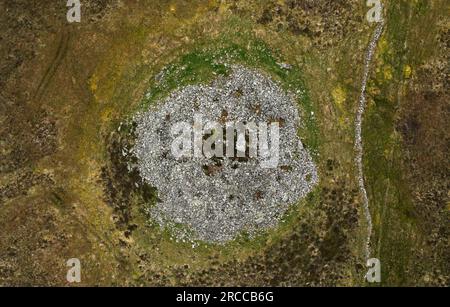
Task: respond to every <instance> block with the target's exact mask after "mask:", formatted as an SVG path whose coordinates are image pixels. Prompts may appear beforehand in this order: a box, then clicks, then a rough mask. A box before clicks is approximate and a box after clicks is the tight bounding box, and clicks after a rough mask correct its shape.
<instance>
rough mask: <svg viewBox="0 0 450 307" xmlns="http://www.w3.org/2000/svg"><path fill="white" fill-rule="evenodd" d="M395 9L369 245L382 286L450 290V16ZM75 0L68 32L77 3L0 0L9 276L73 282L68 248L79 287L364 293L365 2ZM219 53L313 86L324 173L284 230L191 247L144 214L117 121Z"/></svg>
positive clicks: (2, 235)
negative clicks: (305, 288)
mask: <svg viewBox="0 0 450 307" xmlns="http://www.w3.org/2000/svg"><path fill="white" fill-rule="evenodd" d="M383 2H384V3H385V8H384V16H385V20H386V25H385V30H384V33H383V35H382V37H381V40H380V42H379V44H378V48H377V51H376V54H375V58H374V62H373V65H372V70H371V75H370V80H369V83H368V102H367V103H368V104H367V109H366V113H365V115H364V122H363V140H364V160H363V162H364V172H365V179H366V188H367V192H368V197H369V204H370V211H371V213H372V218H373V224H374V232H373V235H372V238H371V239H372V240H371V242H372V244H371V252H372V255H373V256H374V257H377V258H379V259H380V260H381V263H382V283H381V285H386V286H391V285H394V286H398V285H427V286H429V285H438V286H448V285H449V275H450V272H449V263H450V255H449V250H448V237H449V225H448V221H449V204H450V203H449V178H448V177H449V176H448V174H449V164H448V160H449V157H448V149H449V133H448V131H449V122H448V117H449V116H448V115H449V101H450V99H449V98H450V97H449V58H448V55H449V37H450V36H449V29H450V20H449V18H448V10H449V9H450V8H449V5H448V3H446V1H445V0H441V1H428V0H417V1H408V0H398V1H397V0H395V1H394V0H392V1H383ZM81 3H82V17H81V22H80V23H72V24H69V23H68V22H67V21H66V12H67V8H66V6H65V1H57V2H55V1H43V0H41V1H29V0H27V1H25V0H21V1H2V2H0V10H1V13H0V26H1V29H2V31H1V33H0V42H1V43H0V59H1V60H0V123H1V125H0V285H67V281H66V272H67V267H66V261H67V259H69V258H79V259H80V260H81V263H82V282H81V284H82V285H255V286H259V285H364V281H363V276H364V274H365V272H366V267H365V259H364V240H365V236H366V233H365V231H366V224H365V222H364V216H363V211H362V200H361V195H360V193H359V190H358V185H357V179H356V169H355V166H354V147H353V144H354V122H355V121H354V120H355V114H356V108H357V101H358V97H359V92H360V86H361V77H362V73H363V65H364V55H365V52H366V48H367V45H368V42H369V39H370V36H371V34H372V31H373V29H374V25H372V24H369V23H368V22H367V21H366V18H365V15H366V12H367V10H368V8H367V7H366V6H365V3H364V1H359V0H351V1H343V0H342V1H341V0H339V1H336V0H335V1H331V0H320V1H313V0H285V1H275V0H268V1H231V0H229V1H218V0H217V1H216V0H209V1H181V0H173V1H172V0H167V1H115V0H105V1H103V0H102V1H83V0H82V1H81ZM216 58H221V59H223V58H226V59H227V60H229V61H230V62H233V63H237V64H242V65H246V66H249V67H254V68H257V69H261V70H264V71H265V72H267V73H268V74H270V75H271V76H272V77H273V78H274V79H275V80H277V81H278V82H280V84H282V85H283V86H285V87H286V88H287V89H296V88H302V89H306V91H305V94H304V95H303V96H302V99H301V101H299V108H300V110H302V112H303V113H302V114H301V115H302V118H303V119H304V121H305V126H304V128H303V129H302V130H301V131H299V135H300V137H301V138H302V141H303V142H304V144H305V146H306V148H307V149H308V150H309V151H310V152H311V153H312V154H313V159H314V161H315V163H316V165H317V168H318V173H319V183H318V185H317V186H316V187H315V189H314V191H313V192H311V193H310V194H309V195H308V197H307V198H305V199H303V200H302V201H301V204H298V205H296V206H292V208H291V209H290V211H289V213H288V214H287V216H286V217H285V218H284V221H283V222H282V223H281V224H280V225H279V227H277V228H276V229H273V230H271V231H267V232H265V233H262V234H260V235H259V236H257V237H255V238H249V237H246V236H242V237H239V238H238V239H236V240H234V241H232V242H229V243H228V244H226V245H214V244H203V245H201V246H198V247H196V248H192V246H191V244H188V243H183V242H176V241H174V240H173V238H172V236H171V234H170V230H167V229H160V228H159V227H157V225H155V224H154V223H151V221H149V218H148V215H147V214H146V210H145V208H146V206H148V205H151V204H152V203H154V202H157V201H158V197H157V191H155V189H154V188H152V187H149V186H146V185H136V184H135V183H136V182H138V181H139V180H140V176H139V173H138V172H136V170H129V169H128V167H127V166H128V163H129V161H127V159H125V158H124V155H123V154H122V152H123V150H124V149H126V148H130V147H131V146H132V145H133V140H134V138H133V129H134V128H133V127H132V126H126V125H123V126H122V128H121V129H120V130H119V129H118V127H119V126H121V123H124V122H127V119H129V118H130V116H132V114H134V112H136V110H137V109H139V108H142V107H143V106H145V105H146V104H148V103H151V102H152V101H154V100H157V99H162V98H164V97H165V96H167V95H168V93H170V92H171V91H173V90H174V89H176V88H178V87H180V86H183V85H188V84H194V83H207V82H210V81H211V80H213V79H214V78H215V76H217V75H220V74H223V73H225V72H224V71H223V67H221V66H220V65H217V64H216V63H215V61H214V59H216ZM280 63H288V64H289V65H290V67H291V69H290V70H289V71H286V70H284V69H282V68H280V65H279V64H280ZM163 70H164V71H166V75H165V78H164V80H160V78H159V77H158V76H159V74H160V72H161V71H163ZM148 93H150V94H148ZM147 94H148V95H147Z"/></svg>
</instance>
